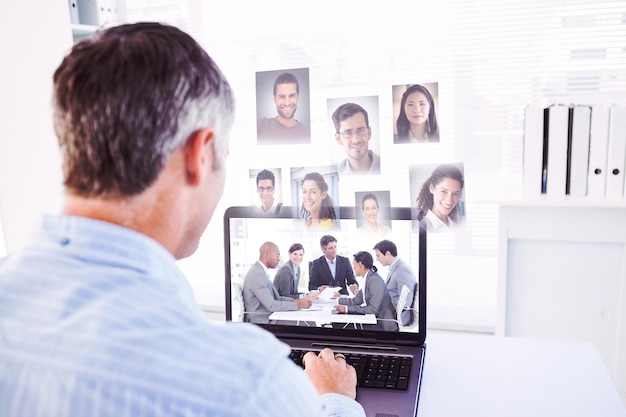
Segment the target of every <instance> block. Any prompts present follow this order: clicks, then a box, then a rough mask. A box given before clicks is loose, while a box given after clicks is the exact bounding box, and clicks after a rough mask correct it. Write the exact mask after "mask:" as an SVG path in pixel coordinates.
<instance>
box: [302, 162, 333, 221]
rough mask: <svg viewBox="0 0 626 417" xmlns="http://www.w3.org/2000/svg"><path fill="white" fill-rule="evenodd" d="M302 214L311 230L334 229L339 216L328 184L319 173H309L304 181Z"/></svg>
mask: <svg viewBox="0 0 626 417" xmlns="http://www.w3.org/2000/svg"><path fill="white" fill-rule="evenodd" d="M300 214H301V215H302V217H303V218H304V219H305V220H306V226H307V227H308V228H311V229H334V228H335V227H337V224H336V223H335V221H336V219H337V214H336V213H335V207H334V204H333V199H332V198H331V196H330V194H329V193H328V184H327V183H326V181H325V180H324V177H323V176H322V175H321V174H320V173H319V172H309V173H308V174H306V175H305V176H304V178H303V179H302V208H301V209H300Z"/></svg>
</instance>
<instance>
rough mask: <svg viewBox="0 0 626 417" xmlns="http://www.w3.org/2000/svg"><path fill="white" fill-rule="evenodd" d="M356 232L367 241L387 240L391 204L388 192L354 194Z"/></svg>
mask: <svg viewBox="0 0 626 417" xmlns="http://www.w3.org/2000/svg"><path fill="white" fill-rule="evenodd" d="M354 199H355V202H354V203H355V204H354V207H355V213H356V219H357V220H356V221H357V229H356V230H357V232H358V234H359V238H365V239H366V240H367V241H368V242H369V241H379V240H382V239H387V238H389V236H390V235H391V204H390V193H389V191H357V192H355V193H354Z"/></svg>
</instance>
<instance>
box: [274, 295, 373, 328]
mask: <svg viewBox="0 0 626 417" xmlns="http://www.w3.org/2000/svg"><path fill="white" fill-rule="evenodd" d="M335 304H337V302H336V300H317V301H315V302H314V303H313V305H312V306H311V308H308V309H301V310H292V311H276V312H274V313H272V314H270V317H269V319H270V321H279V320H280V321H285V320H286V321H295V322H298V323H301V322H305V323H315V324H316V325H317V326H321V325H323V324H326V323H345V324H346V325H350V324H353V325H355V326H357V325H358V326H362V325H363V324H376V315H374V314H339V312H338V311H337V310H334V309H333V306H334V305H335Z"/></svg>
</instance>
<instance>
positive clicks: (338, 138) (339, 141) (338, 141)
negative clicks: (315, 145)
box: [335, 133, 342, 145]
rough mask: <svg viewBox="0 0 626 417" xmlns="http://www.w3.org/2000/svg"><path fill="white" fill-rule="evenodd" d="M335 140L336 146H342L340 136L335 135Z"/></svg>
mask: <svg viewBox="0 0 626 417" xmlns="http://www.w3.org/2000/svg"><path fill="white" fill-rule="evenodd" d="M335 140H336V141H337V143H338V144H340V145H341V144H342V142H341V135H340V134H339V133H335Z"/></svg>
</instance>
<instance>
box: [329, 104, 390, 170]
mask: <svg viewBox="0 0 626 417" xmlns="http://www.w3.org/2000/svg"><path fill="white" fill-rule="evenodd" d="M327 103H328V110H327V112H328V136H329V140H330V142H331V144H330V161H331V163H336V164H337V171H338V172H339V175H353V174H357V175H358V174H373V175H378V174H380V156H379V155H380V140H379V121H378V120H379V109H378V97H377V96H367V97H348V98H329V99H328V100H327Z"/></svg>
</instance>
